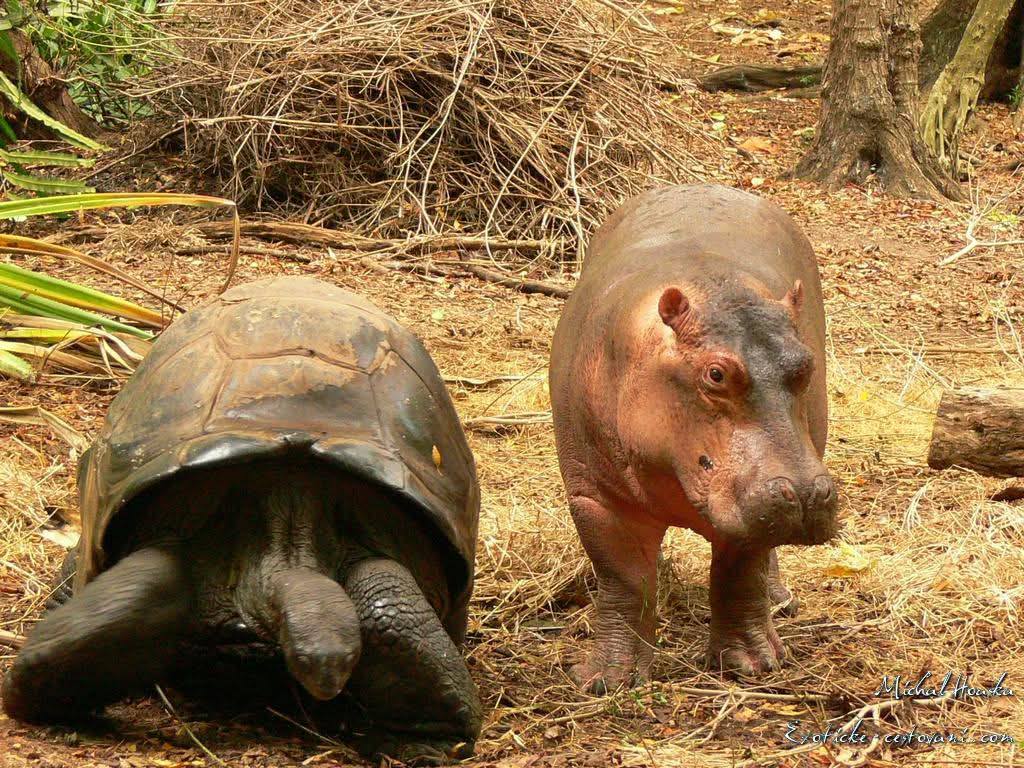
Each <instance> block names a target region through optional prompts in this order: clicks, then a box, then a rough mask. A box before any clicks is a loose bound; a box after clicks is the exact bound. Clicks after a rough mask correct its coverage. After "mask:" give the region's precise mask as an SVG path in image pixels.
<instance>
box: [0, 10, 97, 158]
mask: <svg viewBox="0 0 1024 768" xmlns="http://www.w3.org/2000/svg"><path fill="white" fill-rule="evenodd" d="M7 35H8V36H9V38H10V41H11V44H12V45H13V46H14V50H15V52H16V53H17V54H18V61H11V60H10V59H9V58H8V57H7V56H5V55H3V54H0V71H2V72H3V73H4V74H5V75H7V76H8V77H9V78H10V79H11V80H12V81H14V83H15V84H16V85H17V86H18V87H19V88H20V89H21V90H22V92H23V93H24V94H25V95H26V96H28V97H29V98H30V99H31V100H32V103H33V104H35V105H36V106H37V107H39V108H40V109H41V110H43V112H45V113H46V114H48V115H49V116H50V117H52V118H54V119H55V120H59V121H60V122H62V123H64V125H66V126H67V127H68V128H71V129H72V130H75V131H78V132H79V133H81V134H84V135H85V136H96V135H98V134H99V133H100V126H99V125H98V124H97V123H96V122H95V121H94V120H93V119H92V118H91V117H89V116H88V115H87V114H85V112H83V111H82V110H81V108H80V107H79V106H78V105H77V104H75V102H74V101H72V99H71V96H70V94H68V90H67V87H66V85H65V83H64V80H63V79H62V78H61V77H60V76H59V75H58V74H57V73H56V72H54V71H53V69H52V68H51V67H50V65H49V64H47V63H46V61H45V60H44V59H43V57H42V56H40V55H39V52H38V51H37V50H36V47H35V46H34V45H33V44H32V41H31V40H29V39H28V37H27V36H26V35H25V34H24V33H22V32H20V31H18V30H16V29H9V30H7ZM12 118H13V120H14V121H17V122H21V123H22V125H23V126H24V130H23V131H22V132H20V133H19V135H20V136H22V137H23V138H33V134H35V135H37V136H40V137H45V138H53V136H52V134H51V133H50V132H49V131H48V129H46V128H45V127H44V126H41V125H38V124H33V125H31V126H29V125H28V122H27V121H28V118H26V117H25V116H24V115H21V114H18V115H12Z"/></svg>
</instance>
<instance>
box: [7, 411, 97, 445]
mask: <svg viewBox="0 0 1024 768" xmlns="http://www.w3.org/2000/svg"><path fill="white" fill-rule="evenodd" d="M0 422H6V423H8V424H42V425H44V426H47V427H49V428H50V429H51V430H53V432H54V434H55V435H57V437H59V438H61V439H62V440H64V442H66V443H67V444H68V445H70V446H71V448H72V449H73V450H75V451H77V452H78V453H81V452H82V451H84V450H85V449H86V448H88V447H89V441H88V440H86V439H85V436H84V435H82V434H81V433H80V432H79V431H78V430H76V429H75V428H74V427H72V426H71V425H70V424H68V423H67V422H66V421H64V420H63V419H62V418H60V417H59V416H57V415H56V414H53V413H50V412H49V411H48V410H46V409H45V408H40V407H39V406H38V405H15V406H9V407H5V408H0Z"/></svg>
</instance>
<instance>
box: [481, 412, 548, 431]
mask: <svg viewBox="0 0 1024 768" xmlns="http://www.w3.org/2000/svg"><path fill="white" fill-rule="evenodd" d="M550 422H551V411H532V412H527V413H510V414H508V415H506V416H478V417H476V418H473V419H466V420H465V421H464V422H462V424H463V426H465V427H466V429H480V428H486V427H514V426H520V425H525V424H548V423H550Z"/></svg>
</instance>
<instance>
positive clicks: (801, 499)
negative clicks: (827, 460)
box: [744, 473, 837, 546]
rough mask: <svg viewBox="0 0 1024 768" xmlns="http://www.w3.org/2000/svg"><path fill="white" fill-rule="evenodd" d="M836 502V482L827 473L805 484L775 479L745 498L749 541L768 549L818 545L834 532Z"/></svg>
mask: <svg viewBox="0 0 1024 768" xmlns="http://www.w3.org/2000/svg"><path fill="white" fill-rule="evenodd" d="M836 501H837V494H836V486H835V482H834V481H833V480H832V478H831V477H830V476H829V475H828V474H824V473H823V474H819V475H817V476H815V477H813V478H812V479H810V480H809V481H805V482H796V481H794V480H793V479H792V478H789V477H774V478H772V479H771V480H768V481H767V482H765V484H764V485H763V486H762V487H761V489H760V490H759V491H754V492H753V493H750V494H748V496H747V498H746V504H744V506H745V507H746V510H745V511H746V516H747V520H748V522H749V524H750V529H751V531H750V533H751V538H752V539H754V540H759V541H760V540H763V541H764V543H766V544H770V545H771V546H775V545H777V544H821V543H822V542H825V541H827V540H828V539H830V538H831V537H832V536H833V535H834V533H835V527H836Z"/></svg>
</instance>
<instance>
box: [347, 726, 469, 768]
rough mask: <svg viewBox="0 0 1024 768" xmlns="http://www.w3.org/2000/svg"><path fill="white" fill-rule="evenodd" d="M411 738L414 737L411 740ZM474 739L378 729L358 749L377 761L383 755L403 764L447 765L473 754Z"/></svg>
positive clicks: (364, 739)
mask: <svg viewBox="0 0 1024 768" xmlns="http://www.w3.org/2000/svg"><path fill="white" fill-rule="evenodd" d="M410 738H412V739H415V741H410ZM475 746H476V745H475V744H474V743H473V742H465V741H456V740H455V739H454V738H450V739H444V738H434V739H431V738H429V737H427V736H420V735H415V736H413V735H410V734H408V733H380V734H375V735H373V736H366V737H364V738H363V739H362V741H360V742H358V743H357V747H358V749H359V752H360V753H361V754H362V755H363V756H365V757H367V758H369V759H371V760H373V761H374V762H377V763H379V762H380V761H381V759H382V758H387V759H389V760H396V761H398V762H400V763H404V764H405V765H448V764H449V763H452V762H454V761H456V760H465V759H466V758H468V757H472V756H473V750H474V749H475Z"/></svg>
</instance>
